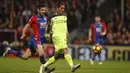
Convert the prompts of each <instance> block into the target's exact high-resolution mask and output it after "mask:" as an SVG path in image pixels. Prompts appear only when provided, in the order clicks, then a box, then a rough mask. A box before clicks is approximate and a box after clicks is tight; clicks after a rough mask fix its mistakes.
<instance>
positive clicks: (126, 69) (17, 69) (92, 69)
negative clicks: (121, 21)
mask: <svg viewBox="0 0 130 73" xmlns="http://www.w3.org/2000/svg"><path fill="white" fill-rule="evenodd" d="M74 62H75V63H80V64H81V65H82V66H81V68H80V69H78V70H77V71H76V72H75V73H130V62H118V61H105V62H104V64H103V65H98V63H97V62H95V64H94V65H90V62H89V61H87V60H86V61H85V60H74ZM39 66H40V62H39V59H38V58H31V59H29V60H21V59H19V58H0V73H38V72H39ZM50 67H55V68H56V70H55V71H54V73H71V71H70V67H69V65H68V64H67V62H66V61H65V60H58V61H57V62H56V63H55V64H53V65H52V66H50Z"/></svg>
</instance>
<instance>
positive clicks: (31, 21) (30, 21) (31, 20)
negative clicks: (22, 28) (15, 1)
mask: <svg viewBox="0 0 130 73" xmlns="http://www.w3.org/2000/svg"><path fill="white" fill-rule="evenodd" d="M34 22H35V17H34V16H32V17H31V18H30V19H29V21H28V24H29V25H30V26H31V25H32V24H33V23H34Z"/></svg>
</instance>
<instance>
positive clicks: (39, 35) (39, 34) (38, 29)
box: [28, 15, 48, 43]
mask: <svg viewBox="0 0 130 73" xmlns="http://www.w3.org/2000/svg"><path fill="white" fill-rule="evenodd" d="M47 20H48V19H47V17H46V16H38V15H34V16H32V17H31V18H30V20H29V22H28V24H29V25H30V26H31V27H32V30H33V37H34V40H35V42H36V43H39V42H41V41H43V40H44V33H45V32H46V26H47Z"/></svg>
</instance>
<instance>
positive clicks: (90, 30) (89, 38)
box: [88, 29, 92, 43]
mask: <svg viewBox="0 0 130 73" xmlns="http://www.w3.org/2000/svg"><path fill="white" fill-rule="evenodd" d="M91 41H92V29H89V33H88V43H89V42H91Z"/></svg>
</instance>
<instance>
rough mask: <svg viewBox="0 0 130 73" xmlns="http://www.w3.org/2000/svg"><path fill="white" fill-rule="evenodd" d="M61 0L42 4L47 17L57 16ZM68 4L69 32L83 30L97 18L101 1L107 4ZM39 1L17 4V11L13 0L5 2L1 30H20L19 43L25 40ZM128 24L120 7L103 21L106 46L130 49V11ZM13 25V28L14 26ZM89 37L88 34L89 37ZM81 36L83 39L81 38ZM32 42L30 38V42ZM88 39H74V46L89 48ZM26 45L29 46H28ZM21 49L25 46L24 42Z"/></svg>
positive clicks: (76, 0)
mask: <svg viewBox="0 0 130 73" xmlns="http://www.w3.org/2000/svg"><path fill="white" fill-rule="evenodd" d="M57 1H58V0H41V1H40V3H41V4H42V3H44V4H45V6H47V8H48V9H47V14H48V15H49V14H52V13H55V7H56V3H57ZM63 1H65V3H66V13H67V15H68V30H69V32H73V30H74V29H76V28H78V26H82V24H84V23H85V22H86V21H87V20H88V19H89V18H90V17H91V16H95V15H96V12H97V11H96V10H97V5H99V4H100V3H99V1H100V2H102V1H105V0H63ZM38 4H39V0H14V4H13V10H14V11H12V10H11V0H1V2H0V9H1V10H0V29H15V30H17V32H18V34H17V37H18V40H19V38H20V36H21V32H22V28H23V27H24V25H25V24H26V23H27V22H28V20H29V18H30V17H31V16H32V15H35V14H36V11H37V9H36V7H37V5H38ZM11 12H13V15H12V16H13V22H11V21H10V19H11V17H10V13H11ZM125 12H126V13H125V21H123V20H122V19H121V9H120V7H116V8H114V9H113V11H112V12H111V13H110V14H109V15H108V16H105V18H103V19H104V20H103V22H105V24H106V26H107V35H106V36H105V41H104V43H105V44H109V45H130V7H129V6H127V10H126V11H125ZM11 23H12V24H11ZM90 24H91V23H90ZM85 34H86V33H85ZM77 36H79V35H77ZM26 39H28V38H26ZM87 40H88V36H87V35H86V36H83V37H80V38H79V37H78V38H77V37H74V39H73V40H72V42H71V44H88V42H87ZM24 43H26V42H24ZM19 45H23V43H21V41H20V42H19Z"/></svg>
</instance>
